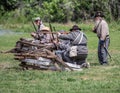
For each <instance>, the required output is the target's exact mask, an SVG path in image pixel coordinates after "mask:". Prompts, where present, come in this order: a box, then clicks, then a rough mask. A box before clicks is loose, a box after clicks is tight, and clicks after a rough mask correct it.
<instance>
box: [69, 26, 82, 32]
mask: <svg viewBox="0 0 120 93" xmlns="http://www.w3.org/2000/svg"><path fill="white" fill-rule="evenodd" d="M73 30H81V28H79V27H78V26H77V25H73V27H72V28H71V29H70V31H73Z"/></svg>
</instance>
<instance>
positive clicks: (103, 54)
mask: <svg viewBox="0 0 120 93" xmlns="http://www.w3.org/2000/svg"><path fill="white" fill-rule="evenodd" d="M109 42H110V39H109V38H106V40H105V42H104V46H102V45H100V40H99V43H98V60H99V63H100V64H101V65H102V64H104V63H106V64H107V63H108V60H107V56H108V53H107V51H106V49H108V46H109ZM105 48H106V49H105Z"/></svg>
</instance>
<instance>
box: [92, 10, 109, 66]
mask: <svg viewBox="0 0 120 93" xmlns="http://www.w3.org/2000/svg"><path fill="white" fill-rule="evenodd" d="M103 17H104V15H103V13H102V12H100V11H98V12H96V13H95V17H94V21H95V27H94V29H93V32H94V33H96V34H97V37H98V39H99V41H98V59H99V63H100V64H101V65H107V64H108V60H107V55H108V51H107V49H108V46H109V41H110V38H109V27H108V24H107V22H106V21H105V20H104V19H103Z"/></svg>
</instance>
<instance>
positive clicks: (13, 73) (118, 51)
mask: <svg viewBox="0 0 120 93" xmlns="http://www.w3.org/2000/svg"><path fill="white" fill-rule="evenodd" d="M26 25H28V24H26ZM46 25H48V24H46ZM113 25H115V24H110V36H111V45H110V47H109V51H110V54H111V56H112V58H113V61H109V66H101V65H99V63H98V59H97V40H98V39H97V37H96V35H95V34H94V33H91V29H92V26H93V25H91V24H90V23H88V24H79V26H80V27H81V28H82V29H83V30H84V32H85V33H86V35H87V37H88V49H89V55H88V58H87V61H88V62H89V63H90V64H91V67H90V68H89V69H84V70H83V71H81V72H77V71H74V72H66V71H65V72H55V71H41V70H26V71H23V70H21V68H20V67H19V62H18V61H16V60H14V59H13V57H14V56H13V54H0V93H120V79H119V78H120V61H119V60H120V43H119V38H120V31H118V30H116V29H119V25H118V24H116V25H115V27H114V26H113ZM53 26H55V27H56V29H57V30H60V29H64V30H66V31H68V30H69V29H70V26H72V24H70V25H68V24H65V25H62V24H53ZM23 30H25V29H23ZM26 32H27V31H24V33H20V34H6V35H1V36H0V50H3V51H5V50H9V49H11V48H13V47H14V46H15V42H16V41H17V40H19V38H20V37H25V38H30V32H29V31H28V32H29V33H26Z"/></svg>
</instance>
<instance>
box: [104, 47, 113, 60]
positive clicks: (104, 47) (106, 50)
mask: <svg viewBox="0 0 120 93" xmlns="http://www.w3.org/2000/svg"><path fill="white" fill-rule="evenodd" d="M104 49H105V51H106V52H107V54H108V55H109V57H110V59H111V60H112V57H111V55H110V53H109V52H108V50H107V48H106V47H104Z"/></svg>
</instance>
